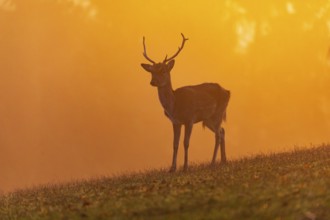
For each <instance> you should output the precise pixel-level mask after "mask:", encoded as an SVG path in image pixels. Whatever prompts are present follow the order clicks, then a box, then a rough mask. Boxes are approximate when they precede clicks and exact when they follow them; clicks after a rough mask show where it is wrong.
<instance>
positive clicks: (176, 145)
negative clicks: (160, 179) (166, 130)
mask: <svg viewBox="0 0 330 220" xmlns="http://www.w3.org/2000/svg"><path fill="white" fill-rule="evenodd" d="M173 133H174V138H173V159H172V166H171V169H170V172H174V171H175V170H176V160H177V155H178V148H179V141H180V134H181V124H173Z"/></svg>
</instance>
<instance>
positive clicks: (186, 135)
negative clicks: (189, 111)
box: [183, 123, 193, 171]
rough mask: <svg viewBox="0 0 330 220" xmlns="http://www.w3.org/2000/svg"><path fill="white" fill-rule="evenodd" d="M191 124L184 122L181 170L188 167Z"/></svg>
mask: <svg viewBox="0 0 330 220" xmlns="http://www.w3.org/2000/svg"><path fill="white" fill-rule="evenodd" d="M192 127H193V124H192V123H191V124H185V132H184V141H183V145H184V165H183V170H184V171H186V170H187V169H188V148H189V141H190V136H191V132H192Z"/></svg>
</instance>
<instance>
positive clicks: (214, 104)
mask: <svg viewBox="0 0 330 220" xmlns="http://www.w3.org/2000/svg"><path fill="white" fill-rule="evenodd" d="M181 36H182V44H181V46H179V48H178V51H177V52H176V53H175V54H174V55H173V56H171V57H169V58H168V56H167V55H166V57H165V59H164V60H163V61H162V62H159V63H156V62H155V61H153V60H152V59H151V58H150V57H149V56H148V55H147V50H146V44H145V37H143V50H144V51H143V56H144V58H145V59H147V60H148V61H149V62H150V63H151V64H145V63H142V64H141V66H142V68H143V69H144V70H146V71H147V72H149V73H151V81H150V84H151V86H153V87H157V90H158V98H159V101H160V103H161V105H162V107H163V109H164V113H165V116H166V117H167V118H168V119H169V120H170V121H171V122H172V126H173V134H174V135H173V157H172V166H171V168H170V170H169V172H175V171H176V168H177V153H178V148H179V142H180V135H181V128H182V126H184V131H185V133H184V141H183V145H184V166H183V171H187V170H188V148H189V142H190V136H191V133H192V128H193V125H194V124H196V123H199V122H202V125H203V127H204V128H205V127H207V128H208V129H210V130H211V131H212V132H214V135H215V145H214V152H213V157H212V161H211V165H215V163H216V157H217V153H218V149H219V146H220V147H221V164H225V163H226V161H227V159H226V150H225V129H224V128H223V127H221V125H222V122H223V121H226V110H227V106H228V102H229V99H230V91H229V90H226V89H224V88H223V87H221V86H220V85H219V84H217V83H202V84H199V85H190V86H184V87H181V88H177V89H176V90H173V87H172V81H171V70H172V69H173V67H174V64H175V58H176V57H177V56H178V55H179V54H180V52H181V51H182V49H183V48H184V45H185V43H186V41H187V40H188V38H185V36H184V35H183V34H182V33H181Z"/></svg>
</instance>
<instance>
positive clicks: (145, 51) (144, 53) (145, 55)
mask: <svg viewBox="0 0 330 220" xmlns="http://www.w3.org/2000/svg"><path fill="white" fill-rule="evenodd" d="M143 49H144V51H143V56H144V57H145V58H146V59H147V60H149V61H150V62H151V63H153V64H155V63H156V62H155V61H153V60H152V59H150V58H149V57H148V55H147V49H146V44H145V38H144V36H143Z"/></svg>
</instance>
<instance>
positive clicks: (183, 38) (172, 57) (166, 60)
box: [163, 33, 188, 63]
mask: <svg viewBox="0 0 330 220" xmlns="http://www.w3.org/2000/svg"><path fill="white" fill-rule="evenodd" d="M181 36H182V44H181V47H179V50H178V51H177V52H176V53H175V54H174V55H173V56H171V57H170V58H168V59H167V55H166V57H165V59H164V61H163V63H166V62H168V61H170V60H173V59H174V58H175V57H176V56H178V55H179V53H180V52H181V50H182V49H183V47H184V44H185V42H186V41H187V40H188V38H185V37H184V35H183V34H182V33H181Z"/></svg>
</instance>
